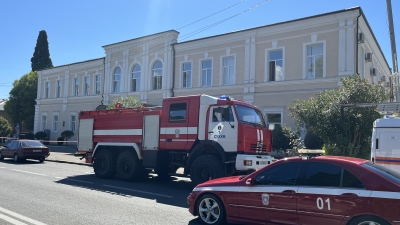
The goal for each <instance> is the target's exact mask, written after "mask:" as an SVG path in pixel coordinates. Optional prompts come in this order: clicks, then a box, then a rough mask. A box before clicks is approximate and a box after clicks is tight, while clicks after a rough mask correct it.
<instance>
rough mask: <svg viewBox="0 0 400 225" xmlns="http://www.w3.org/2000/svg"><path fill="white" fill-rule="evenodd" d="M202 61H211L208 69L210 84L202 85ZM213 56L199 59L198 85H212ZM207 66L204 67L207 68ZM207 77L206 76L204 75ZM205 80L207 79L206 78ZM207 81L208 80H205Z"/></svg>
mask: <svg viewBox="0 0 400 225" xmlns="http://www.w3.org/2000/svg"><path fill="white" fill-rule="evenodd" d="M204 61H211V67H210V68H209V69H210V85H203V79H202V78H203V70H204V68H203V62H204ZM213 61H214V60H213V58H205V59H200V60H199V87H212V86H213ZM207 69H208V68H206V70H207ZM206 78H207V76H206ZM206 82H207V80H206ZM207 83H208V82H207Z"/></svg>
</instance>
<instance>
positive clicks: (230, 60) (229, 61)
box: [222, 57, 235, 85]
mask: <svg viewBox="0 0 400 225" xmlns="http://www.w3.org/2000/svg"><path fill="white" fill-rule="evenodd" d="M234 60H235V59H234V57H226V58H224V60H223V78H222V80H223V81H222V84H223V85H232V84H235V69H234V67H233V66H234Z"/></svg>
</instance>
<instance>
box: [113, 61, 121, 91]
mask: <svg viewBox="0 0 400 225" xmlns="http://www.w3.org/2000/svg"><path fill="white" fill-rule="evenodd" d="M113 79H114V81H113V93H119V92H121V68H119V67H117V68H116V69H115V71H114V76H113Z"/></svg>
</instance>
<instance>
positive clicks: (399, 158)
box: [371, 116, 400, 172]
mask: <svg viewBox="0 0 400 225" xmlns="http://www.w3.org/2000/svg"><path fill="white" fill-rule="evenodd" d="M371 161H372V162H375V163H376V164H381V165H383V166H385V167H387V168H390V169H392V170H395V171H397V172H400V118H393V117H390V116H385V117H384V118H382V119H377V120H375V122H374V128H373V130H372V146H371Z"/></svg>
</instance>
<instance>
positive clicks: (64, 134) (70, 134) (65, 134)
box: [61, 130, 75, 145]
mask: <svg viewBox="0 0 400 225" xmlns="http://www.w3.org/2000/svg"><path fill="white" fill-rule="evenodd" d="M74 135H75V134H74V132H72V131H70V130H64V131H63V132H62V133H61V137H63V138H65V140H66V141H68V139H70V138H71V137H73V136H74ZM66 145H68V142H66Z"/></svg>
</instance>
